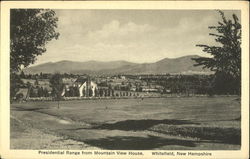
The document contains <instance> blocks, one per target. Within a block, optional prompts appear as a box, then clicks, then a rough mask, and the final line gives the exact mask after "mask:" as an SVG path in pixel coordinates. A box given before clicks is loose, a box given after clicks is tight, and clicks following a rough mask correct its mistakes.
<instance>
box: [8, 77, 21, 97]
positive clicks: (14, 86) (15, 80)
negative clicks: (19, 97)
mask: <svg viewBox="0 0 250 159" xmlns="http://www.w3.org/2000/svg"><path fill="white" fill-rule="evenodd" d="M10 83H11V85H10V98H11V100H12V99H13V98H14V97H15V96H16V93H17V92H18V91H19V88H20V87H21V86H22V85H23V81H22V80H21V78H20V76H19V75H17V74H15V73H11V74H10Z"/></svg>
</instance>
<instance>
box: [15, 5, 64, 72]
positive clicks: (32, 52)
mask: <svg viewBox="0 0 250 159" xmlns="http://www.w3.org/2000/svg"><path fill="white" fill-rule="evenodd" d="M57 21H58V18H57V17H56V16H55V12H54V11H53V10H50V9H12V10H11V11H10V68H11V71H19V70H20V69H21V67H22V66H23V67H27V66H28V65H30V64H33V63H34V62H35V60H36V56H38V55H41V54H42V53H44V52H45V51H46V48H45V45H46V44H47V43H48V41H51V40H52V39H54V38H55V39H57V38H58V36H59V33H58V32H56V30H55V29H56V28H57Z"/></svg>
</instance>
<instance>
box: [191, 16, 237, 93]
mask: <svg viewBox="0 0 250 159" xmlns="http://www.w3.org/2000/svg"><path fill="white" fill-rule="evenodd" d="M218 12H219V13H220V15H221V17H222V22H218V26H210V27H209V29H214V30H216V31H217V32H218V33H217V34H215V33H210V34H209V35H210V36H213V37H215V41H216V42H218V44H219V45H218V46H209V45H197V46H198V47H202V48H203V51H204V52H206V53H208V54H211V55H212V57H211V58H206V57H200V58H193V60H194V61H196V64H195V65H194V66H201V65H203V68H208V69H210V70H212V71H215V79H214V88H215V90H216V92H217V93H238V94H239V93H240V87H241V24H240V22H239V19H238V17H237V16H236V15H235V14H233V15H232V17H233V20H230V19H229V20H228V19H227V18H226V17H225V15H224V13H223V12H222V11H218Z"/></svg>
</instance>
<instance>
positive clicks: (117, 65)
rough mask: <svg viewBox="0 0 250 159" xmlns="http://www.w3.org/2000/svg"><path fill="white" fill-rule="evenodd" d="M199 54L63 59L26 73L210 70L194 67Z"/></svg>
mask: <svg viewBox="0 0 250 159" xmlns="http://www.w3.org/2000/svg"><path fill="white" fill-rule="evenodd" d="M198 57H200V56H198V55H188V56H183V57H178V58H164V59H162V60H159V61H157V62H153V63H142V64H138V63H132V62H128V61H125V60H117V61H108V62H103V61H95V60H90V61H85V62H76V61H69V60H63V61H58V62H53V63H52V62H48V63H45V64H40V65H36V66H32V67H29V68H26V69H24V72H25V73H32V74H34V73H40V72H43V73H55V72H60V73H78V74H149V73H150V74H164V73H182V72H209V70H204V69H202V67H194V66H193V65H194V64H195V61H193V60H192V58H198Z"/></svg>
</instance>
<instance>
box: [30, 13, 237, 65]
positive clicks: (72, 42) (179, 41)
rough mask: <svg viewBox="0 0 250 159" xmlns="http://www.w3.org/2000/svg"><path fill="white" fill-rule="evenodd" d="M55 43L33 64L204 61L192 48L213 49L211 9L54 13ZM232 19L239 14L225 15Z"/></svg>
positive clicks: (217, 18)
mask: <svg viewBox="0 0 250 159" xmlns="http://www.w3.org/2000/svg"><path fill="white" fill-rule="evenodd" d="M55 11H56V16H57V17H58V19H59V21H58V28H57V31H58V32H59V33H60V36H59V39H58V40H52V41H50V42H48V44H47V45H46V49H47V51H46V52H45V53H44V54H42V55H41V56H38V57H37V61H36V62H35V64H33V65H38V64H42V63H46V62H57V61H61V60H70V61H90V60H95V61H115V60H126V61H130V62H135V63H145V62H156V61H158V60H161V59H164V58H177V57H181V56H186V55H199V56H209V55H208V54H206V53H204V52H202V48H200V47H196V46H195V45H196V44H209V45H213V44H215V42H214V38H213V37H211V36H209V35H208V34H209V33H210V32H212V30H210V29H208V26H213V25H217V24H218V21H220V20H221V17H220V15H219V13H218V12H216V11H215V10H86V9H85V10H76V9H74V10H65V9H64V10H55ZM224 12H225V15H226V17H229V18H232V14H233V13H236V15H237V16H238V17H240V12H239V11H224Z"/></svg>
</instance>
